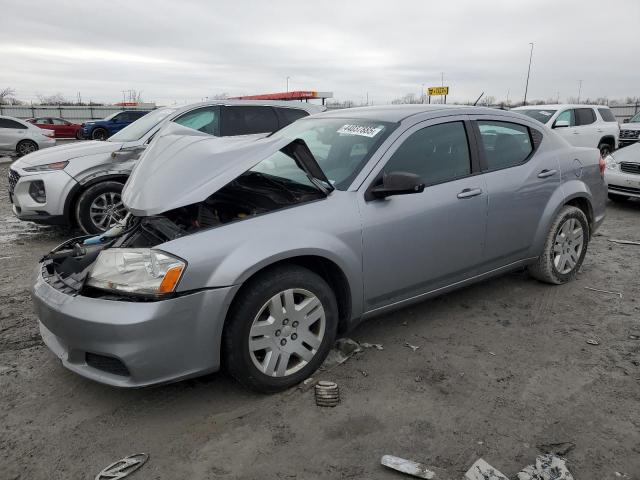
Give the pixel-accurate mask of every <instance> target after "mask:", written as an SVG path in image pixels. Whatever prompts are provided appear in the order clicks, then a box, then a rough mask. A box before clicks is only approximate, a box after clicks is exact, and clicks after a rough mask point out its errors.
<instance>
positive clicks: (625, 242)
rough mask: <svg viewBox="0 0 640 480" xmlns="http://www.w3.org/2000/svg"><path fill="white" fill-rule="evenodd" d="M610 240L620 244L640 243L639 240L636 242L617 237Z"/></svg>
mask: <svg viewBox="0 0 640 480" xmlns="http://www.w3.org/2000/svg"><path fill="white" fill-rule="evenodd" d="M609 241H610V242H613V243H619V244H620V245H640V242H636V241H635V240H620V239H618V238H610V239H609Z"/></svg>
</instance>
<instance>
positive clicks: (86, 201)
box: [76, 181, 124, 234]
mask: <svg viewBox="0 0 640 480" xmlns="http://www.w3.org/2000/svg"><path fill="white" fill-rule="evenodd" d="M122 187H124V184H122V183H120V182H115V181H105V182H100V183H97V184H95V185H92V186H91V187H89V188H87V189H86V190H85V191H84V192H82V194H81V195H80V197H78V201H77V202H76V221H77V223H78V226H79V227H80V228H81V229H82V230H83V231H84V232H85V233H87V234H99V233H102V232H104V231H105V230H107V228H98V226H97V225H96V224H95V223H94V221H93V220H92V219H91V211H90V210H91V205H92V204H93V203H94V201H96V199H97V198H98V197H100V196H101V195H107V197H108V196H109V194H113V195H117V197H118V198H119V197H120V194H121V193H122ZM123 208H124V207H123ZM119 212H120V211H119ZM123 216H124V215H120V214H118V215H117V218H114V220H120V219H121V217H123Z"/></svg>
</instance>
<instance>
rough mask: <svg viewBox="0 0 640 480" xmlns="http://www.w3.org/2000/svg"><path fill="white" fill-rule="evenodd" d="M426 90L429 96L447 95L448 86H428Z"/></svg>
mask: <svg viewBox="0 0 640 480" xmlns="http://www.w3.org/2000/svg"><path fill="white" fill-rule="evenodd" d="M428 92H429V95H430V96H436V95H449V87H429V88H428Z"/></svg>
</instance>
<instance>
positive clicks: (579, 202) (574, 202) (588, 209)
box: [565, 197, 593, 231]
mask: <svg viewBox="0 0 640 480" xmlns="http://www.w3.org/2000/svg"><path fill="white" fill-rule="evenodd" d="M565 205H571V206H572V207H576V208H579V209H580V210H582V213H584V214H585V216H586V217H587V221H588V222H589V230H590V231H593V207H592V206H591V202H590V201H589V200H587V199H586V198H584V197H577V198H572V199H571V200H569V201H568V202H567V203H566V204H565Z"/></svg>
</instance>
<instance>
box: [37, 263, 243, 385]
mask: <svg viewBox="0 0 640 480" xmlns="http://www.w3.org/2000/svg"><path fill="white" fill-rule="evenodd" d="M236 290H237V287H225V288H218V289H212V290H202V291H198V292H195V293H191V294H186V295H183V296H180V297H175V298H172V299H168V300H161V301H155V302H131V301H118V300H105V299H99V298H89V297H84V296H81V295H77V296H71V295H67V294H65V293H62V292H60V291H58V290H56V289H55V288H54V287H52V286H51V285H49V284H48V283H47V282H46V281H45V280H44V279H43V277H42V274H41V273H38V277H37V280H36V283H35V285H34V287H33V290H32V297H33V302H34V305H35V311H36V314H37V316H38V318H39V320H40V332H41V335H42V339H43V340H44V342H45V343H46V344H47V346H48V347H49V349H50V350H51V351H52V352H53V353H54V354H55V355H56V356H57V357H58V358H60V360H61V361H62V364H63V365H64V366H65V367H66V368H68V369H69V370H72V371H74V372H76V373H78V374H80V375H82V376H84V377H87V378H89V379H92V380H95V381H97V382H101V383H105V384H108V385H113V386H117V387H143V386H147V385H153V384H159V383H167V382H172V381H177V380H181V379H184V378H187V377H193V376H197V375H201V374H204V373H207V372H213V371H216V370H218V368H219V366H220V341H221V336H222V327H223V325H224V319H225V316H226V312H227V309H228V306H229V303H230V302H231V299H232V298H233V295H234V294H235V292H236ZM96 358H98V359H103V360H104V359H106V361H105V362H103V363H100V362H99V361H98V362H96V361H95V359H96ZM110 359H111V360H112V361H111V362H109V360H110ZM114 364H116V365H120V366H121V367H123V368H120V369H113V368H112V366H113V365H114Z"/></svg>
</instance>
